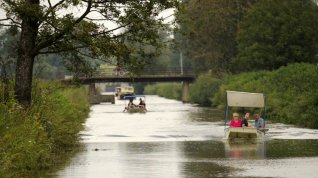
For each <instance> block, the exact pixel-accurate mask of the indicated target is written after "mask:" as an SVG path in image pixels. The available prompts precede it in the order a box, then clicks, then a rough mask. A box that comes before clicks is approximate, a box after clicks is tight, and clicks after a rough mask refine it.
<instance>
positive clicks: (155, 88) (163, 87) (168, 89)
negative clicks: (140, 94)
mask: <svg viewBox="0 0 318 178" xmlns="http://www.w3.org/2000/svg"><path fill="white" fill-rule="evenodd" d="M144 92H145V94H147V95H159V96H162V97H166V98H169V99H176V100H181V97H182V84H181V83H158V84H154V85H147V86H146V87H145V90H144Z"/></svg>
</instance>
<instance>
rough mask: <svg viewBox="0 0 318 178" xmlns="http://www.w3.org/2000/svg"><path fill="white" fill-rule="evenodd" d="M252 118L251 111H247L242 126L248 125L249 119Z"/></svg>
mask: <svg viewBox="0 0 318 178" xmlns="http://www.w3.org/2000/svg"><path fill="white" fill-rule="evenodd" d="M249 118H250V113H249V112H246V113H245V114H244V117H243V119H242V126H241V127H248V119H249Z"/></svg>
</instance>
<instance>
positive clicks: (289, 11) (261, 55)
mask: <svg viewBox="0 0 318 178" xmlns="http://www.w3.org/2000/svg"><path fill="white" fill-rule="evenodd" d="M239 29H240V30H239V32H238V35H237V42H238V50H239V54H238V56H237V57H236V58H235V59H234V60H233V63H234V64H235V65H234V67H235V68H233V70H234V71H236V72H239V71H250V70H274V69H278V68H279V67H281V66H286V65H287V64H290V63H297V62H308V63H317V61H318V57H317V53H318V45H317V42H318V33H317V31H318V6H317V5H316V4H314V3H313V2H312V1H311V0H280V1H275V0H260V1H257V3H255V5H254V6H253V7H252V8H251V9H250V10H249V11H248V13H247V15H246V16H245V17H244V18H243V20H242V21H241V23H240V28H239Z"/></svg>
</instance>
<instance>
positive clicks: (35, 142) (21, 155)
mask: <svg viewBox="0 0 318 178" xmlns="http://www.w3.org/2000/svg"><path fill="white" fill-rule="evenodd" d="M33 86H34V89H33V101H32V107H30V108H29V109H28V110H25V109H22V108H21V107H20V106H19V105H18V104H17V103H16V102H15V101H14V100H13V99H12V98H13V95H12V93H13V92H12V88H11V89H10V96H9V99H8V100H7V101H6V102H4V100H3V99H4V98H3V96H4V94H3V89H4V87H3V85H1V88H0V90H1V92H0V93H1V96H0V99H1V103H0V113H1V114H0V155H1V156H0V175H2V176H4V177H34V176H35V175H37V174H39V172H43V171H44V172H45V171H47V170H50V169H51V168H52V166H53V165H56V164H59V163H60V162H61V157H60V155H62V154H64V153H66V152H69V151H71V150H73V149H74V148H76V147H77V146H78V144H79V143H78V140H79V137H78V132H79V131H80V130H82V129H83V126H82V123H83V122H84V121H85V119H86V118H87V115H88V112H89V104H88V100H87V91H86V90H85V89H84V88H75V87H74V88H69V87H65V86H63V85H61V84H59V83H47V82H35V83H34V85H33ZM62 162H63V161H62ZM36 177H37V176H36Z"/></svg>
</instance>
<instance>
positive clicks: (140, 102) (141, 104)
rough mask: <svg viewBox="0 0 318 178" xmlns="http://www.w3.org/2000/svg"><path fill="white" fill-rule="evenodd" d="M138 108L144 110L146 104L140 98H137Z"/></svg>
mask: <svg viewBox="0 0 318 178" xmlns="http://www.w3.org/2000/svg"><path fill="white" fill-rule="evenodd" d="M139 107H141V108H146V103H145V101H144V100H142V99H141V98H139Z"/></svg>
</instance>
